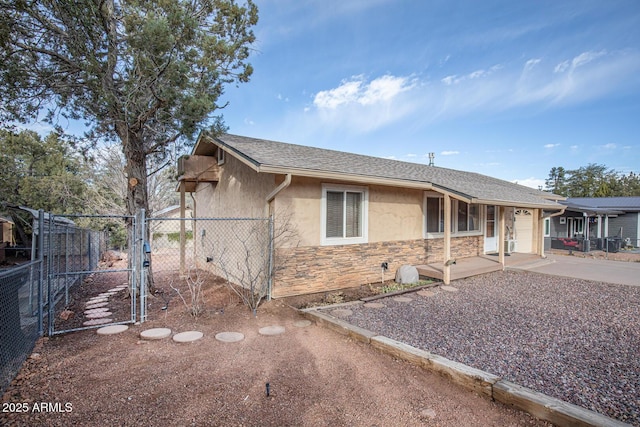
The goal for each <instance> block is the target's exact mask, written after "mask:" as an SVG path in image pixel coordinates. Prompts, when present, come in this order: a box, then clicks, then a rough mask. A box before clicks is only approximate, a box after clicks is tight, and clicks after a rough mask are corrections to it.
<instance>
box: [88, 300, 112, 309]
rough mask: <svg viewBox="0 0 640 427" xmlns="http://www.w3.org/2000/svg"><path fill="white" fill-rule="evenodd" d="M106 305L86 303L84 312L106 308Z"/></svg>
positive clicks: (105, 303)
mask: <svg viewBox="0 0 640 427" xmlns="http://www.w3.org/2000/svg"><path fill="white" fill-rule="evenodd" d="M108 305H109V303H108V302H96V303H95V304H89V303H87V305H85V306H84V308H85V310H93V309H95V308H100V307H106V306H108Z"/></svg>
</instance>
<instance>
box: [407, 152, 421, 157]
mask: <svg viewBox="0 0 640 427" xmlns="http://www.w3.org/2000/svg"><path fill="white" fill-rule="evenodd" d="M407 157H418V155H417V154H413V153H409V154H407Z"/></svg>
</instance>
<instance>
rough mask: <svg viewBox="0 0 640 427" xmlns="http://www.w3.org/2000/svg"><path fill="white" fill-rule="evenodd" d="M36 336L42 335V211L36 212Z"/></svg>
mask: <svg viewBox="0 0 640 427" xmlns="http://www.w3.org/2000/svg"><path fill="white" fill-rule="evenodd" d="M37 248H38V252H36V253H37V254H38V267H39V269H38V336H40V337H41V336H42V334H43V333H44V313H43V311H44V301H43V300H42V297H43V296H44V295H43V292H42V291H43V289H42V288H43V286H44V210H42V209H40V210H39V211H38V244H37Z"/></svg>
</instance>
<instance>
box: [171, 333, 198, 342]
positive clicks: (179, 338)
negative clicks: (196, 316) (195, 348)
mask: <svg viewBox="0 0 640 427" xmlns="http://www.w3.org/2000/svg"><path fill="white" fill-rule="evenodd" d="M203 336H204V334H203V333H202V332H200V331H186V332H180V333H179V334H175V335H174V336H173V340H174V341H175V342H192V341H197V340H199V339H200V338H202V337H203Z"/></svg>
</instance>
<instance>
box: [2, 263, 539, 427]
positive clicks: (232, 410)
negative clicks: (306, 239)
mask: <svg viewBox="0 0 640 427" xmlns="http://www.w3.org/2000/svg"><path fill="white" fill-rule="evenodd" d="M108 277H109V276H108V275H103V276H97V278H96V280H95V281H94V282H92V283H89V284H87V286H89V285H90V286H91V291H92V292H94V293H99V292H104V291H105V290H107V289H109V288H111V287H113V286H114V285H117V284H119V283H121V281H122V278H121V277H112V278H111V279H109V278H108ZM156 279H161V278H156ZM157 282H161V283H162V280H157ZM165 283H167V282H165ZM174 285H175V282H174ZM160 289H161V291H163V292H164V294H162V295H163V296H164V297H160V296H156V297H154V298H152V299H151V302H150V306H149V317H148V319H149V321H147V322H145V323H144V324H143V325H136V326H134V325H132V326H131V327H130V329H129V330H128V331H126V332H124V333H121V334H118V335H112V336H100V335H97V334H96V333H95V331H94V330H89V331H80V332H74V333H69V334H65V335H59V336H55V337H53V338H43V339H42V340H41V341H39V342H38V343H37V345H36V348H35V349H34V352H33V353H32V355H31V356H30V358H29V359H28V360H27V361H26V362H25V365H24V367H23V369H22V370H21V372H20V373H19V374H18V376H17V378H16V379H15V380H14V382H13V383H12V385H11V386H10V387H9V389H8V390H7V391H6V392H5V394H4V396H3V399H2V412H0V425H2V426H35V425H38V426H65V427H66V426H72V425H78V426H107V425H108V426H112V425H120V426H140V425H164V426H187V425H191V426H254V425H260V426H276V425H277V426H346V425H349V426H391V425H393V426H400V425H402V426H461V425H464V426H474V425H476V426H523V425H527V426H529V425H540V426H542V425H548V424H546V423H543V422H540V421H538V420H536V419H534V418H532V417H531V416H529V415H528V414H525V413H523V412H520V411H517V410H514V409H511V408H507V407H505V406H503V405H501V404H498V403H495V402H491V401H489V400H487V399H486V398H483V397H480V396H478V395H476V394H474V393H472V392H469V391H466V390H464V389H462V388H460V387H458V386H456V385H453V384H450V383H449V382H448V381H447V380H446V379H445V378H442V377H440V376H438V375H436V374H432V373H430V372H427V371H424V370H423V369H421V368H419V367H416V366H413V365H411V364H408V363H406V362H403V361H399V360H396V359H393V358H392V357H390V356H388V355H386V354H383V353H380V352H379V351H377V350H375V349H373V348H371V347H370V346H368V345H366V344H362V343H359V342H356V341H353V340H352V339H349V338H347V337H344V336H342V335H339V334H336V333H334V332H332V331H330V330H327V329H324V328H322V327H319V326H316V325H314V324H312V325H310V326H306V327H297V326H295V325H294V323H295V322H296V321H299V320H301V319H302V317H301V316H300V314H299V313H298V312H297V311H296V310H295V309H293V308H292V307H291V306H290V305H289V304H290V303H292V302H293V303H296V301H284V300H274V301H270V302H267V303H265V304H263V305H262V306H261V307H260V308H259V309H258V312H257V317H254V316H253V315H252V313H251V312H250V311H249V310H248V309H247V307H246V306H244V305H243V304H241V303H240V301H239V299H238V297H237V296H235V294H232V293H231V292H230V291H229V290H228V289H227V288H226V287H225V286H224V285H222V284H220V283H216V282H215V281H209V282H208V283H207V284H206V285H205V294H204V295H205V301H206V311H205V312H204V313H203V315H202V316H201V317H199V318H197V319H196V318H193V317H191V316H190V315H189V314H188V313H187V310H186V307H185V305H184V304H183V303H182V302H181V300H180V299H179V298H178V297H177V296H176V294H175V291H172V290H171V289H170V288H169V287H167V286H164V287H163V286H160ZM182 291H183V293H184V292H186V289H185V288H184V287H183V288H182ZM367 292H368V291H367V289H365V288H361V289H359V290H358V291H356V293H363V294H364V293H367ZM89 293H90V292H88V291H87V289H81V290H80V291H79V295H80V296H82V298H85V297H86V296H87V295H89ZM353 296H354V295H349V296H346V295H335V294H332V295H320V296H316V299H324V300H331V299H336V298H337V299H341V298H343V297H353ZM80 299H81V298H80V297H78V300H77V304H78V306H77V307H76V310H78V309H79V307H81V305H79V304H81V301H80ZM167 302H168V308H167V309H166V310H163V308H164V307H165V306H166V304H167ZM299 302H300V301H298V303H299ZM308 302H309V298H307V299H306V301H305V303H308ZM327 302H331V301H327ZM110 304H111V302H110ZM113 304H115V305H117V306H118V307H114V311H117V310H121V311H122V312H126V310H127V309H128V306H127V304H128V300H127V299H126V298H118V299H114V300H113ZM78 321H79V320H76V322H78ZM271 325H279V326H284V328H285V332H284V334H281V335H277V336H263V335H260V334H259V333H258V330H259V328H261V327H264V326H271ZM153 327H168V328H171V329H172V331H173V332H174V333H177V332H183V331H187V330H199V331H202V332H203V333H204V338H203V339H201V340H199V341H195V342H193V343H188V344H178V343H176V342H173V341H172V340H171V339H164V340H160V341H142V340H140V339H139V333H140V332H141V331H143V330H145V329H149V328H153ZM219 332H241V333H243V334H244V336H245V339H244V340H243V341H240V342H237V343H223V342H219V341H217V340H216V339H215V335H216V334H217V333H219ZM267 383H268V384H269V391H270V393H269V396H267V393H266V384H267Z"/></svg>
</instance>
